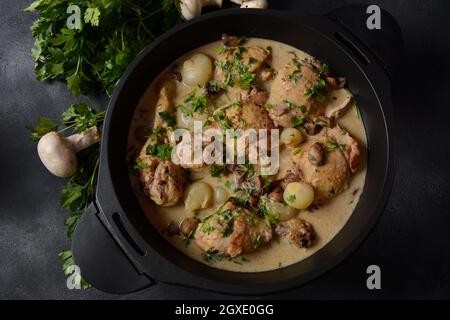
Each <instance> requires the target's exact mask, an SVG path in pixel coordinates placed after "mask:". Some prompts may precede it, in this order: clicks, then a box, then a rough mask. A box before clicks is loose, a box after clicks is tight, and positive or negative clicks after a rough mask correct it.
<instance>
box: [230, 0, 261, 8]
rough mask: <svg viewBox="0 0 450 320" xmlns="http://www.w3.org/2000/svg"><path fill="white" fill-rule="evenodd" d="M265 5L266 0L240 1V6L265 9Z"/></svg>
mask: <svg viewBox="0 0 450 320" xmlns="http://www.w3.org/2000/svg"><path fill="white" fill-rule="evenodd" d="M233 2H234V1H233ZM267 5H268V4H267V0H249V1H243V2H241V8H256V9H266V8H267Z"/></svg>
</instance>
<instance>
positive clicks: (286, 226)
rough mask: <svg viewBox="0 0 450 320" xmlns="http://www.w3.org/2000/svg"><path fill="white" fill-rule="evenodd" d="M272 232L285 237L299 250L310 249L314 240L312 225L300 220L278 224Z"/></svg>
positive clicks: (294, 219) (295, 219)
mask: <svg viewBox="0 0 450 320" xmlns="http://www.w3.org/2000/svg"><path fill="white" fill-rule="evenodd" d="M274 231H275V234H277V235H279V236H283V237H287V238H288V239H289V240H290V241H292V242H293V243H295V244H296V245H297V246H299V247H300V248H308V247H310V246H311V245H312V243H313V241H314V239H315V238H316V234H315V232H314V229H313V227H312V225H311V224H310V223H309V222H306V221H305V220H303V219H300V218H293V219H290V220H287V221H283V222H280V223H278V224H277V225H276V226H275V230H274Z"/></svg>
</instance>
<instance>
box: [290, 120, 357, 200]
mask: <svg viewBox="0 0 450 320" xmlns="http://www.w3.org/2000/svg"><path fill="white" fill-rule="evenodd" d="M316 143H320V144H321V145H322V146H323V152H324V153H325V154H324V155H323V157H324V159H323V163H320V165H317V164H318V163H317V162H316V161H312V160H311V156H312V155H311V153H310V151H311V150H312V149H313V148H314V147H313V146H314V145H315V144H316ZM291 157H292V161H293V162H294V163H295V164H296V165H298V170H299V171H300V172H301V179H302V180H303V181H304V182H305V183H308V184H310V185H311V186H312V187H313V188H314V194H315V197H314V202H313V203H314V204H315V205H321V204H324V203H326V202H327V201H329V200H330V199H331V198H333V197H334V196H335V195H337V194H339V193H341V192H342V191H344V190H345V189H347V188H348V183H349V180H350V176H351V173H352V172H354V171H355V170H356V167H357V163H358V158H359V149H358V143H357V142H356V140H355V139H353V138H352V137H351V136H350V135H349V134H348V133H347V132H346V131H345V130H343V129H341V128H339V127H338V126H336V127H334V128H324V129H323V130H322V131H321V132H320V134H317V135H315V136H312V137H310V139H309V140H308V141H307V142H306V143H305V144H303V145H302V146H301V151H300V152H298V153H296V154H295V155H294V154H292V155H291Z"/></svg>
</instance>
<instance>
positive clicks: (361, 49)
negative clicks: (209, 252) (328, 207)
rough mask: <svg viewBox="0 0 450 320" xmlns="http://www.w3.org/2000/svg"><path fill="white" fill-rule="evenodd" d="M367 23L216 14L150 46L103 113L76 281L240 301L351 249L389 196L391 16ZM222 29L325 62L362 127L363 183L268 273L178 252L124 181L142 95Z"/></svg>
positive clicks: (395, 34)
mask: <svg viewBox="0 0 450 320" xmlns="http://www.w3.org/2000/svg"><path fill="white" fill-rule="evenodd" d="M367 17H368V15H367V14H366V6H351V7H344V8H342V9H339V10H336V11H334V12H332V13H330V14H329V15H328V16H301V15H297V14H295V13H286V12H279V11H273V10H250V9H248V10H242V9H231V10H221V11H217V12H215V13H211V14H207V15H204V16H202V17H200V18H198V19H195V20H193V21H189V22H186V23H184V24H182V25H179V26H178V27H176V28H174V29H172V30H171V31H169V32H167V33H166V34H164V35H163V36H162V37H160V38H159V39H157V40H156V41H155V42H154V43H152V45H151V46H150V47H148V48H147V49H146V50H145V51H144V52H143V53H142V54H141V55H140V56H139V57H137V58H136V59H135V60H134V62H133V63H132V64H131V65H130V67H129V68H128V70H127V72H126V73H125V75H124V76H123V77H122V80H121V82H120V84H119V86H118V87H117V89H116V90H115V92H114V95H113V97H112V99H111V103H110V105H109V108H108V112H107V116H106V119H105V124H104V129H103V138H102V149H101V162H100V172H99V181H98V187H97V194H96V201H95V203H94V204H93V205H92V206H91V207H90V208H89V209H88V210H87V212H86V213H85V214H84V215H83V218H82V219H81V221H80V223H79V224H78V226H77V228H76V231H75V234H74V237H73V245H72V250H73V254H74V258H75V261H76V262H77V264H78V265H79V267H80V269H81V273H82V275H83V277H84V278H85V279H86V280H87V281H88V282H90V283H91V284H93V285H94V286H95V287H96V288H98V289H100V290H103V291H106V292H111V293H126V292H131V291H135V290H139V289H142V288H145V287H147V286H150V285H152V284H154V283H156V282H166V283H174V284H179V285H184V286H189V287H196V288H202V289H205V290H212V291H218V292H224V293H232V294H240V295H247V294H248V295H250V294H266V293H270V292H275V291H280V290H286V289H289V288H293V287H296V286H299V285H301V284H303V283H305V282H307V281H309V280H311V279H313V278H315V277H317V276H319V275H320V274H323V273H324V272H326V271H327V270H329V269H330V268H332V267H333V266H335V265H337V264H338V263H339V262H341V261H342V260H343V259H344V258H345V257H347V256H348V255H349V254H350V253H351V252H352V251H354V250H355V249H356V248H357V246H358V245H359V244H360V243H361V242H362V240H363V239H364V238H365V237H366V236H367V234H368V232H369V230H370V229H371V228H372V227H373V226H374V224H375V222H376V220H377V218H378V217H379V215H380V214H381V213H382V211H383V209H384V206H385V204H386V202H387V198H388V195H389V193H390V191H391V186H392V181H393V175H394V167H395V161H394V146H393V136H392V135H393V131H392V116H391V100H390V98H391V97H390V78H389V76H390V74H392V73H394V71H395V66H396V65H397V62H398V60H397V59H398V58H399V54H400V51H401V48H402V39H401V33H400V30H399V28H398V26H397V24H396V22H395V20H394V19H393V18H392V16H390V15H389V14H388V13H387V12H385V11H382V20H381V21H382V29H381V30H368V29H367V28H366V19H367ZM223 32H227V33H229V34H238V35H246V36H247V37H260V38H267V39H273V40H277V41H280V42H284V43H286V44H289V45H292V46H294V47H297V48H299V49H301V50H304V51H306V52H307V53H309V54H311V55H313V56H315V57H317V58H319V59H320V60H322V61H324V62H326V63H328V64H329V65H330V66H332V68H333V70H334V71H335V72H336V74H338V75H345V76H346V77H347V79H348V85H349V88H350V90H351V91H352V92H353V93H354V96H355V99H356V101H357V103H358V105H359V107H360V111H361V116H362V119H363V122H364V126H365V129H366V135H367V139H368V148H369V150H368V163H367V165H368V168H367V177H366V183H365V186H364V190H363V192H362V195H361V199H360V200H359V203H358V205H357V207H356V209H355V211H354V213H353V214H352V216H351V218H350V219H349V221H348V222H347V223H346V225H345V226H344V228H343V229H342V230H341V231H340V232H339V233H338V234H337V235H336V237H335V238H334V239H333V240H332V241H331V242H330V243H328V244H327V245H326V246H325V247H324V248H322V249H321V250H319V251H318V252H317V253H315V254H314V255H312V256H311V257H309V258H307V259H305V260H303V261H301V262H298V263H296V264H294V265H291V266H288V267H285V268H282V269H278V270H274V271H267V272H260V273H237V272H230V271H223V270H218V269H214V268H212V267H209V266H207V265H204V264H202V263H199V262H197V261H194V260H192V259H190V258H188V257H187V256H185V255H184V254H182V253H180V252H179V251H177V250H176V249H175V248H174V247H172V246H171V245H170V244H169V243H168V242H166V241H165V240H164V238H163V237H162V236H160V235H159V234H158V232H157V231H156V230H155V229H154V228H153V226H152V225H151V224H150V223H149V222H148V221H147V219H146V218H145V215H144V213H143V211H142V209H141V208H140V205H139V203H138V201H137V199H136V197H135V195H134V193H133V190H132V188H131V183H130V180H129V177H128V170H129V169H128V167H127V164H126V162H125V158H126V150H127V136H128V130H129V127H130V121H131V118H132V115H133V112H134V109H135V107H136V106H137V104H138V101H139V99H140V98H141V96H142V95H143V93H144V91H145V90H146V89H147V87H148V86H149V85H150V83H151V82H152V80H153V79H154V78H155V77H156V76H157V75H158V74H159V73H160V72H161V71H162V70H163V69H164V68H165V67H166V66H168V65H169V64H171V63H172V62H173V61H174V60H175V59H176V58H178V57H179V56H181V55H182V54H184V53H186V52H187V51H190V50H192V49H195V48H196V47H198V46H200V45H203V44H206V43H209V42H212V41H216V40H217V39H219V38H220V35H221V34H222V33H223Z"/></svg>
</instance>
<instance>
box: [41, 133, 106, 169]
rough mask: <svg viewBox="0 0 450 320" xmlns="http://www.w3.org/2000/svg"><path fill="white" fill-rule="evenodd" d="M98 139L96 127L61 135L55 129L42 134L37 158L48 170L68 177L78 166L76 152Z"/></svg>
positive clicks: (98, 134)
mask: <svg viewBox="0 0 450 320" xmlns="http://www.w3.org/2000/svg"><path fill="white" fill-rule="evenodd" d="M99 140H100V132H99V130H98V128H97V127H92V128H89V129H87V130H86V131H84V132H82V133H77V134H74V135H71V136H69V137H67V138H65V137H61V136H60V135H59V133H57V132H56V131H52V132H49V133H47V134H46V135H44V136H43V137H42V138H41V139H40V140H39V143H38V145H37V151H38V155H39V158H40V159H41V161H42V163H43V164H44V166H45V167H46V168H47V170H48V171H50V172H51V173H53V174H54V175H55V176H58V177H70V176H72V175H73V174H74V173H75V172H76V171H77V168H78V161H77V156H76V154H77V152H79V151H81V150H83V149H86V148H88V147H90V146H91V145H93V144H94V143H96V142H98V141H99Z"/></svg>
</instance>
